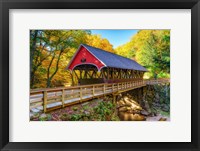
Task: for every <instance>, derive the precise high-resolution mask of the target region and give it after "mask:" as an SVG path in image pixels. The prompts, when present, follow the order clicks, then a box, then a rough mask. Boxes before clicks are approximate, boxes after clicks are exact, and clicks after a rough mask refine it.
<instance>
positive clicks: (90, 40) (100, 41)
mask: <svg viewBox="0 0 200 151" xmlns="http://www.w3.org/2000/svg"><path fill="white" fill-rule="evenodd" d="M86 44H88V45H90V46H93V47H96V48H99V49H103V50H106V51H108V52H114V49H113V45H112V44H111V43H110V42H109V41H108V40H107V39H106V38H102V37H101V35H87V41H86Z"/></svg>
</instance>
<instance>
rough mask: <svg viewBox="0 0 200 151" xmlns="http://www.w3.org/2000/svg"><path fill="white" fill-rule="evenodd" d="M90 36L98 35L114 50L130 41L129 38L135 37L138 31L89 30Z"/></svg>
mask: <svg viewBox="0 0 200 151" xmlns="http://www.w3.org/2000/svg"><path fill="white" fill-rule="evenodd" d="M91 32H92V34H99V35H101V37H102V38H106V39H108V40H109V42H110V43H111V44H112V45H113V47H114V48H116V47H118V46H120V45H123V44H125V43H127V42H128V41H130V39H131V37H132V36H133V35H135V34H136V33H137V32H138V30H132V29H130V30H129V29H126V30H91Z"/></svg>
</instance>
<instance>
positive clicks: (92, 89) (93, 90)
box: [92, 85, 94, 97]
mask: <svg viewBox="0 0 200 151" xmlns="http://www.w3.org/2000/svg"><path fill="white" fill-rule="evenodd" d="M92 95H93V97H94V85H93V86H92Z"/></svg>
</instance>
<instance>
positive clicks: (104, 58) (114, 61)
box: [67, 44, 147, 71]
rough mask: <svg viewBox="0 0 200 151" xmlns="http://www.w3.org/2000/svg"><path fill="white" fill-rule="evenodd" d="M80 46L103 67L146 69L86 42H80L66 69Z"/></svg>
mask: <svg viewBox="0 0 200 151" xmlns="http://www.w3.org/2000/svg"><path fill="white" fill-rule="evenodd" d="M81 47H84V48H86V49H87V51H89V52H90V53H91V54H92V56H94V57H95V58H96V59H98V60H99V61H100V62H101V63H102V64H103V66H104V67H111V68H120V69H130V70H139V71H147V69H145V68H144V67H143V66H141V65H140V64H138V63H137V62H136V61H134V60H131V59H129V58H125V57H122V56H120V55H117V54H114V53H111V52H107V51H105V50H102V49H99V48H95V47H92V46H89V45H86V44H81V46H80V47H79V49H78V50H77V52H76V54H75V55H74V57H73V58H72V60H71V62H70V63H69V65H68V67H67V68H68V69H70V65H71V64H72V62H73V60H74V59H76V55H77V54H78V53H79V51H80V49H81ZM83 64H84V63H83ZM71 69H72V68H71Z"/></svg>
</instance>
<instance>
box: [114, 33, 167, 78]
mask: <svg viewBox="0 0 200 151" xmlns="http://www.w3.org/2000/svg"><path fill="white" fill-rule="evenodd" d="M115 52H116V53H117V54H119V55H122V56H124V57H128V58H131V59H134V60H136V61H137V62H138V63H140V64H141V65H143V66H144V67H146V68H147V69H148V71H149V72H147V73H146V74H147V75H148V76H149V77H154V78H157V77H169V73H170V31H169V30H140V31H138V33H137V34H136V35H134V36H133V37H132V38H131V40H130V41H129V42H127V43H126V44H124V45H122V46H119V47H117V48H116V49H115Z"/></svg>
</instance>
